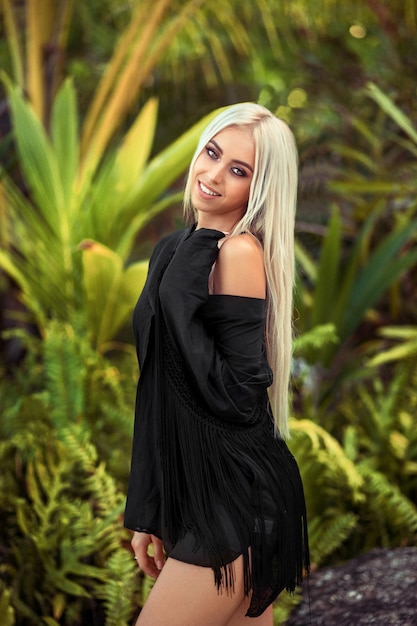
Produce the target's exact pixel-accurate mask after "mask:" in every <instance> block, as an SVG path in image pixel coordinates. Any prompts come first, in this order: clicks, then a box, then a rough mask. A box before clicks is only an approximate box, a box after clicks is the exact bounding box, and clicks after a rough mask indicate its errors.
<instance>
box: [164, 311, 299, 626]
mask: <svg viewBox="0 0 417 626" xmlns="http://www.w3.org/2000/svg"><path fill="white" fill-rule="evenodd" d="M155 313H156V315H155V323H156V371H155V398H157V403H158V405H159V406H157V411H156V413H157V420H158V446H159V453H160V458H161V468H162V477H163V487H162V489H163V496H162V514H161V515H162V520H161V524H162V528H161V534H162V537H163V539H164V541H165V543H166V545H171V546H172V547H175V546H176V545H177V544H178V542H181V540H183V539H184V536H185V534H186V533H191V534H192V536H193V537H194V546H193V550H194V551H195V552H196V553H197V552H199V551H201V553H202V554H204V555H205V556H206V558H207V563H201V564H204V565H209V566H210V567H211V568H212V569H213V571H214V580H215V584H216V586H217V588H218V589H219V591H223V590H225V591H226V593H233V592H234V586H235V572H234V566H233V561H234V560H235V559H236V558H237V557H238V556H239V555H241V554H242V555H243V559H244V591H245V595H246V596H249V595H251V604H250V607H249V610H248V612H247V615H248V616H250V617H256V616H258V615H260V614H261V613H262V612H263V611H264V610H265V609H266V607H267V606H268V605H269V604H270V603H271V602H272V601H273V600H275V598H276V597H277V595H278V594H279V593H280V592H281V591H282V590H283V589H284V588H286V589H287V590H288V591H294V589H295V587H296V586H297V585H299V584H300V583H301V581H302V578H303V566H305V567H306V568H308V567H309V557H308V542H307V526H306V514H305V503H304V495H303V489H302V484H301V479H300V476H299V472H298V468H297V465H296V463H295V460H294V458H293V457H292V455H291V454H290V452H289V450H288V448H287V447H286V445H285V443H284V441H283V440H279V439H276V438H275V436H274V432H273V423H272V421H271V420H270V416H269V413H268V406H267V398H265V397H261V398H260V399H259V402H258V404H257V405H256V406H255V407H254V412H253V420H252V422H251V424H250V425H248V424H247V423H246V424H242V426H241V427H240V426H236V425H231V424H227V423H225V422H222V421H220V420H219V419H216V417H215V416H213V415H210V414H208V413H206V412H205V411H204V410H203V409H202V408H201V406H200V405H199V403H198V402H197V400H196V397H198V395H197V394H196V393H195V392H194V390H192V389H191V388H190V386H189V383H188V382H187V380H186V377H185V373H184V372H185V369H184V367H183V363H182V359H181V357H180V355H179V354H178V353H177V352H176V351H175V349H174V347H173V345H172V344H171V342H170V339H169V336H168V332H167V330H166V328H165V323H164V320H163V316H162V312H161V310H160V306H158V307H157V310H156V312H155ZM265 431H267V432H265ZM231 535H232V537H231ZM234 544H235V545H234ZM184 560H186V559H184Z"/></svg>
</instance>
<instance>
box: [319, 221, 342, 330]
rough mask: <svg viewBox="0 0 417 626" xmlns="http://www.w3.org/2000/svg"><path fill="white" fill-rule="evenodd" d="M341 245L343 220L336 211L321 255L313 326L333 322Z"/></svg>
mask: <svg viewBox="0 0 417 626" xmlns="http://www.w3.org/2000/svg"><path fill="white" fill-rule="evenodd" d="M340 244H341V220H340V215H339V212H338V211H337V210H334V211H333V213H332V216H331V218H330V223H329V227H328V230H327V233H326V236H325V238H324V241H323V244H322V248H321V253H320V262H319V266H318V272H317V281H316V286H315V294H314V303H313V311H312V325H313V326H317V325H318V324H321V323H324V322H328V321H331V318H332V310H333V306H334V302H335V299H336V292H337V288H338V286H339V285H338V283H339V264H340V249H341V246H340Z"/></svg>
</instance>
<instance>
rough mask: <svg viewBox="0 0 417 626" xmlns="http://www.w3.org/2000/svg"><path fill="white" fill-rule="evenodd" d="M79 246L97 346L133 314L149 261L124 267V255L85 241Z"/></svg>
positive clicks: (91, 325) (104, 341)
mask: <svg viewBox="0 0 417 626" xmlns="http://www.w3.org/2000/svg"><path fill="white" fill-rule="evenodd" d="M80 248H81V249H82V258H83V268H84V288H85V292H86V297H87V315H88V320H89V329H90V332H91V334H92V337H93V340H94V341H95V343H96V345H97V346H102V345H103V344H105V343H106V342H107V341H109V340H110V339H112V338H113V337H114V335H115V334H116V332H117V331H118V330H119V328H120V326H121V325H122V324H123V322H124V321H125V320H126V318H127V317H128V316H129V315H130V314H131V313H132V311H133V307H134V304H135V302H136V300H137V298H138V296H139V294H140V292H141V290H142V287H143V285H144V283H145V280H146V274H147V269H148V262H147V261H142V262H138V263H135V264H133V265H131V266H130V267H128V268H127V269H126V270H125V269H124V268H123V260H122V259H121V257H120V256H119V255H118V254H116V253H115V252H113V251H112V250H110V249H109V248H107V247H106V246H103V245H102V244H99V243H97V242H94V241H91V240H90V241H84V242H82V244H80Z"/></svg>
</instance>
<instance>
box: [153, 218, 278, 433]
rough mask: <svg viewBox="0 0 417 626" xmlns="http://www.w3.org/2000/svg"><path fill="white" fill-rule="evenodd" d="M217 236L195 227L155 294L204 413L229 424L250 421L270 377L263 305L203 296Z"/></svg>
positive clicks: (249, 299)
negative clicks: (266, 356) (157, 292)
mask: <svg viewBox="0 0 417 626" xmlns="http://www.w3.org/2000/svg"><path fill="white" fill-rule="evenodd" d="M222 236H223V233H221V232H219V231H215V230H210V229H198V230H196V231H195V232H194V233H193V234H192V235H191V236H190V237H189V238H188V239H186V240H185V241H183V242H182V243H181V244H180V245H179V246H178V248H177V249H176V251H175V254H174V255H173V257H172V259H171V261H170V263H169V265H168V266H167V268H166V270H165V273H164V275H163V278H162V280H161V284H160V290H159V295H160V303H161V310H162V314H163V318H164V322H165V324H166V327H167V330H168V333H169V336H170V339H171V341H172V342H173V344H174V347H175V348H176V350H177V351H178V352H179V353H180V355H181V357H182V360H183V362H184V363H185V367H186V368H187V372H188V375H189V377H190V380H191V381H192V382H193V383H194V385H195V386H196V388H197V390H198V393H199V395H200V397H201V398H202V399H203V401H204V402H205V404H206V406H207V408H208V410H209V411H210V412H213V413H214V414H216V415H217V416H218V417H220V418H222V419H225V420H228V421H233V422H234V421H242V420H245V419H250V416H251V413H252V410H253V407H254V405H255V403H256V400H257V399H258V397H259V395H260V394H261V393H263V392H264V391H265V389H266V388H267V387H268V386H269V385H270V384H271V382H272V375H271V370H270V368H269V366H268V365H267V362H266V358H265V353H264V341H263V338H264V320H265V303H264V301H263V300H260V299H257V298H246V297H238V296H209V294H208V276H209V273H210V270H211V267H212V265H213V263H214V261H215V260H216V257H217V254H218V245H217V243H218V240H219V239H220V238H221V237H222Z"/></svg>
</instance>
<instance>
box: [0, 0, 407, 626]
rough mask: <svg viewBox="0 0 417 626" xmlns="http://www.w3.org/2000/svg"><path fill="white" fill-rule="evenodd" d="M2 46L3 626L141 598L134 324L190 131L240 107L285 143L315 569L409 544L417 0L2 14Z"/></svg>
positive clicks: (117, 607)
mask: <svg viewBox="0 0 417 626" xmlns="http://www.w3.org/2000/svg"><path fill="white" fill-rule="evenodd" d="M0 29H1V37H0V63H1V68H2V75H1V85H0V244H1V248H0V327H1V339H0V354H1V363H0V407H1V408H0V411H1V417H0V465H1V474H0V516H1V530H0V533H1V540H0V623H1V624H3V625H4V626H13V625H14V624H16V625H17V626H28V625H41V624H42V625H47V626H56V625H57V624H61V625H64V626H76V625H83V624H90V625H95V624H97V625H98V624H100V625H102V624H105V625H106V626H124V625H127V624H132V623H133V621H134V619H135V616H136V615H137V613H138V611H139V608H140V606H141V604H142V603H143V601H144V599H145V598H146V594H147V593H148V591H149V588H150V585H151V581H149V580H148V579H147V578H146V577H144V576H142V575H141V574H140V573H138V572H137V568H136V565H135V563H134V561H133V559H132V555H131V553H130V551H129V534H128V533H127V532H126V531H124V530H123V528H122V516H123V506H124V496H125V492H126V482H127V476H128V471H129V461H130V445H131V434H132V420H133V402H134V394H135V385H136V381H137V376H138V371H137V365H136V361H135V354H134V348H133V345H132V335H131V332H130V314H131V311H132V308H133V306H134V303H135V300H136V298H137V297H138V294H139V293H140V290H141V288H142V285H143V281H144V278H145V275H146V269H147V259H148V258H149V254H150V252H151V250H152V248H153V246H154V244H155V242H156V240H157V239H159V238H160V237H161V236H162V235H163V234H165V233H166V232H168V231H171V230H172V229H174V228H177V227H181V190H182V186H183V182H184V173H185V170H186V167H187V164H188V162H189V160H190V158H191V155H192V153H193V150H194V148H195V145H196V142H197V138H198V136H199V133H200V131H201V129H202V127H203V126H204V125H205V123H206V122H207V120H208V119H209V118H210V117H211V116H212V115H213V114H214V113H215V111H216V110H217V109H218V108H219V107H222V106H225V105H228V104H231V103H234V102H237V101H242V100H254V101H259V102H260V103H262V104H264V105H266V106H267V107H269V108H270V109H271V110H273V111H274V112H275V113H276V114H277V115H278V116H280V117H282V118H283V119H285V120H286V121H288V123H289V124H290V126H291V127H292V129H293V131H294V133H295V135H296V138H297V142H298V146H299V153H300V188H299V211H298V220H297V225H296V229H297V232H296V237H297V250H296V254H297V267H298V282H297V290H296V306H295V315H294V319H295V329H296V335H297V336H296V342H295V353H294V389H293V396H294V417H293V419H292V430H293V436H292V439H291V441H290V447H291V449H292V451H293V452H294V454H295V455H296V457H297V459H298V461H299V464H300V467H301V471H302V474H303V479H304V483H305V490H306V497H307V502H308V512H309V528H310V538H311V551H312V559H313V562H314V565H315V566H316V567H320V566H323V565H328V564H336V563H339V562H341V561H344V560H347V559H349V558H352V557H354V556H356V555H358V554H360V553H362V552H365V551H367V550H370V549H372V548H374V547H377V546H390V547H396V546H401V545H416V543H417V508H416V502H417V428H416V410H417V391H416V389H417V367H416V364H417V319H416V317H417V287H416V285H417V281H416V269H417V247H416V234H417V216H416V209H417V110H416V107H415V101H416V97H417V87H416V76H417V36H416V35H417V8H416V4H415V2H414V0H404V2H401V3H399V2H395V1H394V0H362V1H359V0H358V1H355V0H349V1H343V0H338V1H337V0H322V1H321V2H315V1H314V2H313V1H312V0H310V1H309V0H294V1H291V2H289V1H286V0H254V1H253V2H242V1H241V0H240V1H239V2H238V1H237V0H229V2H227V3H225V2H223V0H210V2H207V1H206V0H194V1H193V0H191V1H189V2H188V1H185V0H182V1H181V0H170V1H168V0H87V1H86V2H72V1H71V0H2V3H1V22H0ZM294 601H296V598H295V599H289V598H288V597H287V596H284V597H283V598H281V599H280V601H279V602H278V603H277V606H276V609H275V614H276V623H283V621H284V620H285V617H286V615H287V614H288V611H290V610H291V604H292V603H293V602H294Z"/></svg>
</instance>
